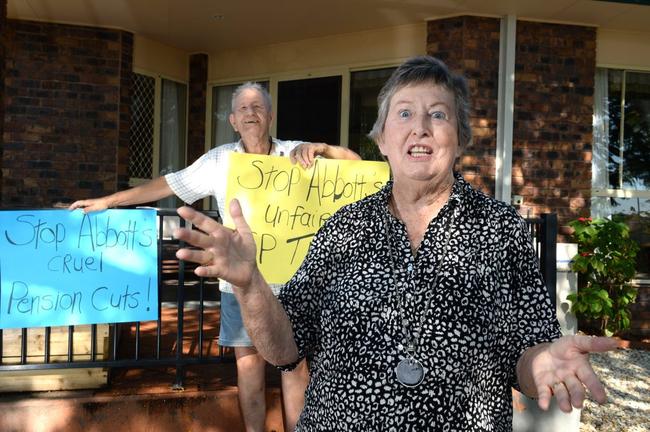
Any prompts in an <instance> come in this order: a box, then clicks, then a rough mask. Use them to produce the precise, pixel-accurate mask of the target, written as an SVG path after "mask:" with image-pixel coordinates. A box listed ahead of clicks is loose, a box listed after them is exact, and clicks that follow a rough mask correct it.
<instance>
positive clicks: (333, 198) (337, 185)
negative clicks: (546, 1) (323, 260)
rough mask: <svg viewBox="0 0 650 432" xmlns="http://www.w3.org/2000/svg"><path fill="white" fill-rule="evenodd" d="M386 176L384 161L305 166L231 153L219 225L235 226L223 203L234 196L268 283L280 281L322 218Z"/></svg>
mask: <svg viewBox="0 0 650 432" xmlns="http://www.w3.org/2000/svg"><path fill="white" fill-rule="evenodd" d="M388 177H389V171H388V165H387V164H386V163H384V162H369V161H347V160H346V161H342V160H331V159H316V162H315V164H314V165H313V166H312V167H311V168H309V169H308V170H305V169H304V168H302V167H301V166H300V165H298V164H296V165H294V164H292V163H291V162H290V160H289V158H284V157H276V156H260V155H251V154H243V153H231V154H230V168H229V173H228V188H227V192H226V212H225V213H226V214H225V215H223V217H224V223H225V224H226V225H228V226H230V227H232V226H234V225H233V223H232V221H231V219H230V213H229V212H228V208H227V207H228V203H229V202H230V200H231V199H233V198H237V199H239V201H240V202H241V204H242V209H243V211H244V216H245V218H246V221H247V222H248V223H249V225H250V226H251V229H252V231H253V233H254V236H255V242H256V243H257V264H258V266H259V268H260V270H261V272H262V274H263V275H264V277H265V279H266V280H267V282H270V283H285V282H286V281H288V280H289V279H290V278H291V276H293V274H294V273H295V271H296V270H297V268H298V267H299V266H300V263H302V261H303V259H304V258H305V255H306V254H307V249H308V248H309V243H310V242H311V239H312V237H313V236H314V234H316V231H318V229H319V228H320V227H321V226H322V225H323V223H324V222H325V221H326V220H327V218H329V217H330V216H331V215H332V214H334V212H335V211H336V210H338V209H339V208H341V207H342V206H344V205H346V204H350V203H352V202H354V201H358V200H360V199H361V198H364V197H366V196H368V195H371V194H373V193H375V192H377V191H378V190H379V189H380V188H381V187H382V186H383V185H384V184H385V183H386V182H387V181H388Z"/></svg>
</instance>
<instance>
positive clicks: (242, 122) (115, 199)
mask: <svg viewBox="0 0 650 432" xmlns="http://www.w3.org/2000/svg"><path fill="white" fill-rule="evenodd" d="M229 119H230V123H231V125H232V127H233V128H234V129H235V131H236V132H238V133H239V134H240V136H241V139H240V140H239V141H238V142H234V143H230V144H225V145H222V146H219V147H216V148H214V149H212V150H210V151H208V152H207V153H205V154H204V155H203V156H201V157H200V158H199V159H197V160H196V162H194V163H193V164H192V165H190V166H189V167H187V168H185V169H183V170H181V171H178V172H175V173H171V174H167V175H166V176H164V177H158V178H156V179H153V180H151V181H150V182H148V183H145V184H143V185H140V186H138V187H135V188H132V189H128V190H125V191H120V192H116V193H114V194H112V195H108V196H105V197H102V198H96V199H86V200H79V201H76V202H74V203H73V204H72V205H70V207H69V208H70V209H76V208H82V209H83V210H84V211H85V212H90V211H96V210H103V209H106V208H110V207H116V206H126V205H133V204H141V203H145V202H151V201H157V200H160V199H162V198H166V197H168V196H171V195H173V194H175V195H176V196H178V197H179V198H180V199H182V200H183V201H185V202H187V203H193V202H195V201H197V200H199V199H202V198H205V197H207V196H213V197H215V198H216V200H217V205H218V209H219V212H220V213H221V214H225V198H226V183H227V178H226V175H227V172H228V157H227V156H228V154H229V153H231V152H243V153H253V154H264V155H274V156H289V157H290V158H291V161H292V162H293V163H295V162H299V163H300V164H301V165H303V166H304V167H309V166H311V165H312V163H313V161H314V158H315V157H316V156H323V157H327V158H332V159H359V156H358V155H357V154H356V153H354V152H353V151H351V150H348V149H346V148H343V147H338V146H331V145H328V144H324V143H306V142H301V141H281V140H278V139H274V138H272V137H271V136H270V134H269V128H270V126H271V122H272V120H273V113H272V110H271V97H270V95H269V94H268V92H267V91H266V90H265V89H264V88H263V87H262V86H260V85H259V84H257V83H250V82H249V83H245V84H242V85H241V86H239V87H238V88H237V89H236V90H235V92H234V93H233V97H232V113H231V114H230V117H229ZM272 288H273V290H274V292H276V294H277V293H278V292H279V288H280V286H273V287H272ZM220 289H221V291H222V293H221V326H220V327H221V329H220V335H219V344H220V345H222V346H232V347H234V349H235V358H236V361H237V385H238V388H239V402H240V406H241V410H242V414H243V417H244V422H245V424H246V430H247V431H250V432H253V431H262V430H263V429H264V423H265V417H266V405H265V395H264V390H265V374H264V371H265V361H264V359H263V358H262V356H260V355H259V354H258V352H257V350H256V349H255V347H254V346H253V343H252V342H251V340H250V338H249V336H248V334H247V333H246V330H245V329H244V326H243V324H242V318H241V312H240V309H239V304H238V303H237V300H236V299H235V296H234V295H233V287H232V285H231V284H230V283H228V282H222V283H221V284H220ZM308 380H309V377H308V371H307V367H306V364H305V362H304V361H303V362H302V364H301V365H300V366H299V367H298V368H297V369H296V370H294V371H292V372H283V373H282V390H283V391H282V394H283V405H284V410H285V428H286V430H294V428H295V425H296V422H297V420H298V417H299V416H300V412H301V411H302V407H303V404H304V392H305V388H306V386H307V382H308Z"/></svg>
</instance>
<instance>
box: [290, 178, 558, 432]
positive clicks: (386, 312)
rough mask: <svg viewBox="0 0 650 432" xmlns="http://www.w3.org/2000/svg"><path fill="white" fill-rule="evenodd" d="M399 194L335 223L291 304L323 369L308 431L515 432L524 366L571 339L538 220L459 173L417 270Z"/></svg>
mask: <svg viewBox="0 0 650 432" xmlns="http://www.w3.org/2000/svg"><path fill="white" fill-rule="evenodd" d="M391 189H392V183H389V184H388V185H386V187H385V188H383V189H382V190H381V191H379V192H378V193H376V194H374V195H372V196H369V197H367V198H365V199H363V200H361V201H359V202H356V203H354V204H351V205H349V206H346V207H344V208H343V209H341V210H340V211H339V212H337V213H336V214H335V215H333V216H332V217H331V218H330V219H329V220H328V221H327V222H326V224H325V225H324V226H323V228H322V229H321V230H320V231H319V232H318V234H317V235H316V237H315V238H314V240H313V242H312V244H311V248H310V250H309V253H308V255H307V257H306V259H305V261H304V262H303V264H302V266H301V267H300V269H299V270H298V272H297V273H296V274H295V276H294V277H293V278H292V279H291V280H290V281H289V282H288V283H287V285H286V286H285V287H284V288H283V290H282V292H281V294H280V300H281V302H282V303H283V305H284V308H285V310H286V311H287V314H288V315H289V318H290V319H291V321H292V324H293V329H294V333H295V340H296V343H297V345H298V349H299V351H300V354H301V355H302V356H308V357H309V358H311V363H310V373H311V380H310V383H309V387H308V389H307V394H306V400H305V408H304V411H303V413H302V416H301V418H300V421H299V424H298V427H297V429H296V430H298V431H510V430H512V397H511V387H512V386H515V387H516V386H517V383H516V374H515V366H516V363H517V360H518V358H519V356H520V355H521V354H522V352H523V351H524V350H525V349H526V348H528V347H530V346H532V345H535V344H536V343H539V342H546V341H550V340H554V339H556V338H558V337H560V330H559V325H558V322H557V319H556V318H555V314H554V312H553V310H552V308H551V304H550V301H549V298H548V293H547V290H546V288H545V286H544V283H543V281H542V278H541V274H540V270H539V265H538V260H537V257H536V255H535V252H534V250H533V247H532V244H531V240H530V236H529V234H528V231H527V229H526V225H525V221H524V220H523V219H522V218H521V217H520V216H519V215H518V214H517V213H516V211H515V210H514V209H513V208H512V207H510V206H507V205H505V204H503V203H501V202H498V201H496V200H494V199H491V198H489V197H487V196H486V195H484V194H483V193H481V192H478V191H476V190H474V189H472V188H471V187H470V185H469V184H468V183H467V182H465V181H464V180H463V179H462V177H461V176H460V175H458V174H456V182H455V184H454V187H453V190H452V195H451V198H450V200H449V202H448V203H447V204H446V205H445V207H443V209H442V210H441V211H440V213H439V214H438V216H436V217H435V218H434V219H433V220H432V221H431V222H430V224H429V227H428V229H427V231H426V233H425V235H424V239H423V241H422V244H421V246H420V248H419V250H418V251H417V255H416V256H415V257H414V256H413V253H412V252H411V248H410V244H409V241H408V237H407V234H406V227H405V225H404V224H403V223H402V222H401V221H399V220H397V219H396V218H394V217H393V216H392V215H390V214H389V213H388V210H387V200H388V197H389V194H390V191H391ZM454 212H456V215H455V216H454V220H453V222H452V224H451V226H450V227H449V218H450V217H451V216H452V213H454ZM385 221H389V231H390V233H391V234H390V237H391V239H390V242H391V247H392V255H393V259H394V261H395V265H394V267H395V273H396V274H397V275H396V276H397V281H401V282H402V283H404V284H403V285H400V287H402V288H400V289H401V290H402V291H401V295H402V297H401V298H402V299H403V300H402V302H403V306H402V309H403V310H404V312H403V313H402V315H403V316H402V317H398V316H397V315H400V314H399V308H398V299H397V295H398V288H397V287H396V284H395V282H396V281H395V278H394V277H393V275H392V270H391V264H390V255H389V249H388V246H387V236H386V222H385ZM448 233H449V235H450V237H449V244H448V249H447V254H446V256H444V257H442V263H441V264H440V265H437V264H438V263H439V262H440V260H441V254H442V251H443V249H444V243H445V242H446V238H447V235H448ZM437 272H442V273H441V275H440V276H439V277H438V282H437V286H434V279H435V274H436V273H437ZM429 296H430V299H429ZM427 299H429V302H430V306H429V308H428V310H426V303H427ZM425 311H426V318H425V319H423V320H422V314H423V313H425ZM404 318H406V319H407V322H409V325H410V326H411V327H417V326H418V324H419V323H420V320H422V321H423V322H424V325H423V328H422V331H421V335H422V336H421V341H420V343H419V346H418V347H417V352H416V354H415V357H416V358H418V360H419V361H420V362H422V364H423V365H424V368H425V369H426V374H425V377H424V381H423V382H422V383H421V384H420V385H419V386H417V387H405V386H403V385H401V384H400V383H399V382H398V381H397V380H396V377H395V366H396V365H397V363H398V362H399V360H400V359H401V358H402V352H401V351H399V350H398V345H399V344H400V343H402V339H403V337H402V333H403V330H402V325H401V320H402V319H404Z"/></svg>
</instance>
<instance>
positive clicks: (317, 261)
mask: <svg viewBox="0 0 650 432" xmlns="http://www.w3.org/2000/svg"><path fill="white" fill-rule="evenodd" d="M331 222H332V220H331V219H330V220H328V221H327V223H325V225H323V227H322V228H321V229H320V230H319V231H318V232H317V234H316V236H315V237H314V239H313V240H312V242H311V244H310V246H309V251H308V252H307V256H306V257H305V260H304V261H303V262H302V264H301V266H300V267H299V268H298V271H297V272H296V273H295V274H294V276H293V278H291V280H289V282H287V283H286V284H285V285H284V287H283V288H282V290H281V291H280V295H279V296H278V299H279V300H280V303H281V304H282V306H283V307H284V310H285V312H286V313H287V316H288V317H289V320H290V321H291V325H292V327H293V334H294V339H295V342H296V346H297V347H298V354H299V360H300V359H303V358H305V357H309V356H310V354H311V353H312V352H313V351H314V350H315V349H317V347H318V345H319V342H320V332H321V325H320V324H321V313H322V309H323V298H324V292H325V290H326V289H327V287H328V286H329V285H330V282H331V280H330V278H331V276H332V274H333V273H334V272H333V271H331V269H332V265H333V260H334V258H335V257H336V256H338V255H339V251H338V249H337V247H336V244H335V242H333V241H332V239H333V238H336V237H337V236H336V229H335V227H333V224H332V223H331ZM297 364H298V362H295V363H292V364H290V365H283V366H278V368H280V369H282V370H291V369H292V368H293V367H295V366H296V365H297Z"/></svg>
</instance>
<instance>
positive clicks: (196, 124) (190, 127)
mask: <svg viewBox="0 0 650 432" xmlns="http://www.w3.org/2000/svg"><path fill="white" fill-rule="evenodd" d="M207 83H208V56H207V54H192V55H191V56H190V84H189V102H188V119H187V162H188V164H190V163H192V162H194V161H195V160H196V159H198V158H199V157H200V156H201V155H202V154H203V153H205V110H206V104H207ZM194 207H195V208H197V209H199V210H200V209H203V201H197V202H196V203H194Z"/></svg>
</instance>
